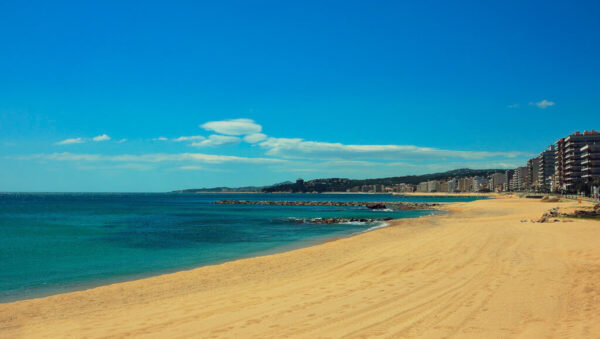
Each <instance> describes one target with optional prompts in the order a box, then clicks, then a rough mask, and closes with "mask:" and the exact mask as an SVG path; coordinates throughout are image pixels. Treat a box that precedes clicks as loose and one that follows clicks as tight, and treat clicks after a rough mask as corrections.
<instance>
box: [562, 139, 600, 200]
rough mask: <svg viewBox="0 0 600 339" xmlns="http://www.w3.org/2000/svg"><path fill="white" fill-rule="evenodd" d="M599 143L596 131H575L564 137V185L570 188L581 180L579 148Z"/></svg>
mask: <svg viewBox="0 0 600 339" xmlns="http://www.w3.org/2000/svg"><path fill="white" fill-rule="evenodd" d="M588 144H589V145H593V144H600V133H598V132H596V131H585V132H583V133H579V132H575V133H574V134H571V135H569V136H568V137H566V138H565V153H564V159H565V167H564V171H565V187H566V188H567V189H568V188H572V187H573V186H574V185H575V184H576V183H578V182H582V181H583V179H582V175H583V173H582V166H581V148H583V146H585V145H588Z"/></svg>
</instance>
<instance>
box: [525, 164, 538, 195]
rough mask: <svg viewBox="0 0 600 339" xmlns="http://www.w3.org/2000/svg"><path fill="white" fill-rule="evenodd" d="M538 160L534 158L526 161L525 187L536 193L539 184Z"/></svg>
mask: <svg viewBox="0 0 600 339" xmlns="http://www.w3.org/2000/svg"><path fill="white" fill-rule="evenodd" d="M539 171H540V158H539V157H536V158H533V159H529V161H527V187H528V188H529V190H532V191H537V189H538V187H539V185H540V183H539Z"/></svg>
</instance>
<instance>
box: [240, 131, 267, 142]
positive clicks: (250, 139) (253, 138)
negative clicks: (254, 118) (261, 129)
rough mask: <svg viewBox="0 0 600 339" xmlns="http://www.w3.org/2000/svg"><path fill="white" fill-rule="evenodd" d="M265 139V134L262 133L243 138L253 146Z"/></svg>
mask: <svg viewBox="0 0 600 339" xmlns="http://www.w3.org/2000/svg"><path fill="white" fill-rule="evenodd" d="M266 138H267V136H266V135H265V134H262V133H254V134H248V135H246V136H245V137H244V141H245V142H247V143H250V144H254V143H257V142H259V141H263V140H265V139H266Z"/></svg>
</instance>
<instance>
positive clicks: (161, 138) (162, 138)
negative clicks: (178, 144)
mask: <svg viewBox="0 0 600 339" xmlns="http://www.w3.org/2000/svg"><path fill="white" fill-rule="evenodd" d="M167 140H169V139H168V138H165V137H158V138H154V139H152V141H167Z"/></svg>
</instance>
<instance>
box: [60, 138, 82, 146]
mask: <svg viewBox="0 0 600 339" xmlns="http://www.w3.org/2000/svg"><path fill="white" fill-rule="evenodd" d="M84 142H85V141H84V140H83V138H70V139H65V140H63V141H59V142H55V143H54V144H55V145H71V144H82V143H84Z"/></svg>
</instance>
